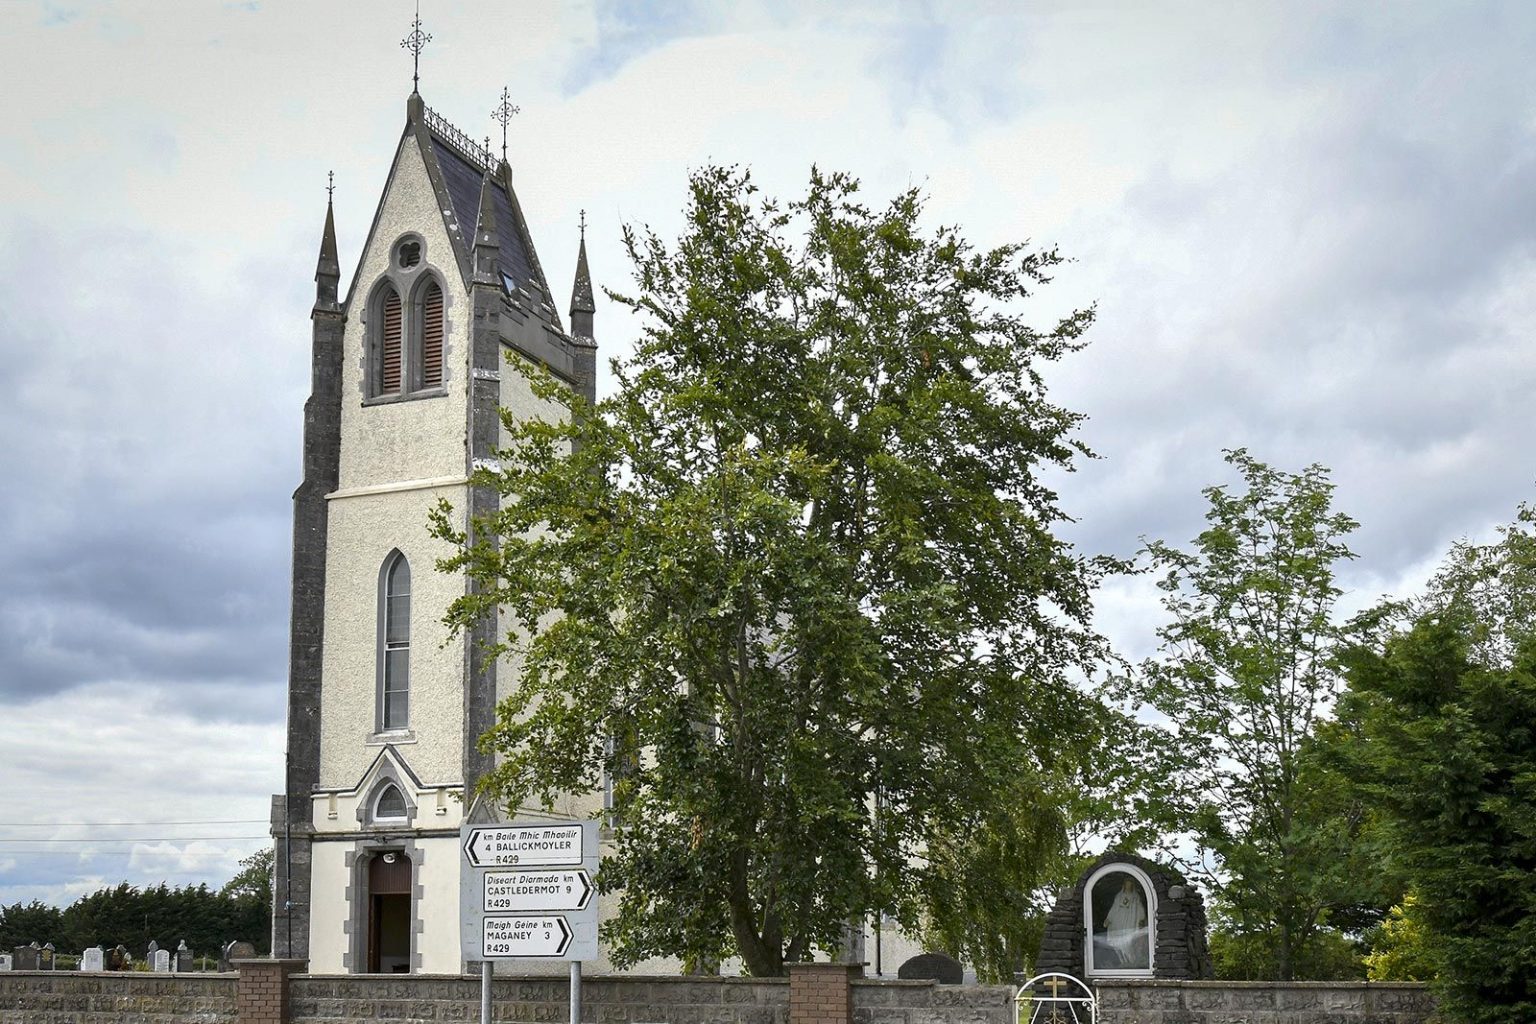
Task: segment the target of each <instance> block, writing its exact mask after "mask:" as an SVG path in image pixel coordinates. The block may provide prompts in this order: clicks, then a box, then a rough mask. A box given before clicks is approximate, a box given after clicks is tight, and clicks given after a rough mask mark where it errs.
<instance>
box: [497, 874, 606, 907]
mask: <svg viewBox="0 0 1536 1024" xmlns="http://www.w3.org/2000/svg"><path fill="white" fill-rule="evenodd" d="M591 898H592V876H591V875H589V874H587V872H586V871H585V870H584V869H582V868H574V869H572V868H567V869H564V870H556V871H502V870H499V869H498V870H495V871H487V872H486V873H485V901H484V903H483V904H482V906H484V908H485V912H486V913H488V914H490V913H506V912H507V911H509V910H519V911H535V910H581V909H583V908H585V907H586V905H587V901H588V900H590V899H591Z"/></svg>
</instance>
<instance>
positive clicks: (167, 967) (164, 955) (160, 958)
mask: <svg viewBox="0 0 1536 1024" xmlns="http://www.w3.org/2000/svg"><path fill="white" fill-rule="evenodd" d="M154 970H155V973H156V974H169V973H170V972H171V951H170V950H168V949H157V950H155V959H154Z"/></svg>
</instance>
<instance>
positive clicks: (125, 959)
mask: <svg viewBox="0 0 1536 1024" xmlns="http://www.w3.org/2000/svg"><path fill="white" fill-rule="evenodd" d="M132 962H133V957H131V956H129V955H128V950H127V949H126V948H125V947H124V946H123V945H122V944H121V943H119V944H118V945H116V946H114V947H113V948H112V949H110V950H108V951H107V970H109V971H126V970H127V969H128V965H129V964H130V963H132Z"/></svg>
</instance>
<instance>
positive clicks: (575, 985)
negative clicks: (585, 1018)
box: [571, 960, 581, 1024]
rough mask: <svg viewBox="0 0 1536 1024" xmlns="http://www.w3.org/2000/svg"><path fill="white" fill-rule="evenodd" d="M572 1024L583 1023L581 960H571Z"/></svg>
mask: <svg viewBox="0 0 1536 1024" xmlns="http://www.w3.org/2000/svg"><path fill="white" fill-rule="evenodd" d="M571 1024H581V961H580V960H572V961H571Z"/></svg>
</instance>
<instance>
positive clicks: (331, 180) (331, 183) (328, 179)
mask: <svg viewBox="0 0 1536 1024" xmlns="http://www.w3.org/2000/svg"><path fill="white" fill-rule="evenodd" d="M335 198H336V172H335V171H326V172H325V201H326V202H327V203H329V202H330V201H331V200H333V199H335Z"/></svg>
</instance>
